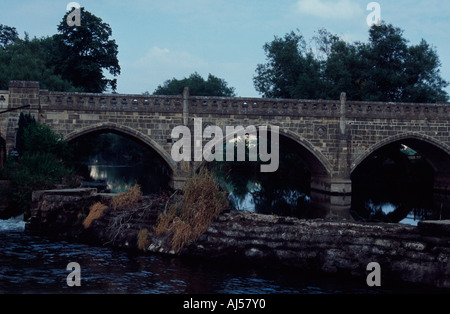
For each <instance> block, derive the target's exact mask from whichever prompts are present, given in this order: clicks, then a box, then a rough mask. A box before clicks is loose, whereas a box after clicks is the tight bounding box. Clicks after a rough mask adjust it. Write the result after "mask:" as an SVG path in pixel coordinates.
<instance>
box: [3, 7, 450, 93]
mask: <svg viewBox="0 0 450 314" xmlns="http://www.w3.org/2000/svg"><path fill="white" fill-rule="evenodd" d="M69 2H71V1H67V0H16V1H10V0H8V1H6V0H0V4H1V5H0V7H1V8H2V10H1V11H2V14H1V18H0V24H6V25H9V26H14V27H16V28H17V30H18V31H19V34H20V36H21V37H23V34H24V32H25V31H26V32H28V33H29V34H30V36H32V37H33V36H37V37H40V36H47V35H53V34H55V33H56V31H57V30H56V26H57V24H59V22H60V21H61V20H62V17H63V16H64V14H65V11H66V6H67V4H68V3H69ZM77 2H78V3H79V4H80V5H81V6H83V7H85V8H86V9H87V10H88V11H90V12H92V13H93V14H95V15H97V16H98V17H100V18H102V19H103V21H104V22H106V23H108V24H109V25H110V26H111V28H112V30H113V38H114V39H115V40H116V41H117V44H118V45H119V63H120V65H121V68H122V74H121V75H120V76H119V77H118V90H117V91H118V92H119V93H127V94H128V93H137V94H140V93H142V92H144V91H149V92H153V91H154V90H155V88H156V87H157V86H158V85H159V84H162V83H163V82H164V81H165V80H167V79H171V78H173V77H175V78H178V79H180V78H183V77H185V76H188V75H190V74H191V73H193V72H194V71H197V72H198V73H200V74H201V75H203V76H204V77H206V76H207V75H208V74H209V73H211V74H213V75H215V76H218V77H220V78H223V79H225V80H226V81H227V82H228V84H229V85H230V86H232V87H235V88H236V92H237V94H238V95H239V96H242V97H253V96H257V97H259V94H258V93H257V92H256V91H255V89H254V87H253V81H252V78H253V76H254V74H255V69H256V65H257V64H258V63H263V62H264V61H265V55H264V51H263V49H262V46H263V45H264V43H266V42H270V41H271V40H273V38H274V36H275V35H276V36H283V35H284V34H286V33H287V32H290V31H291V30H296V29H298V30H299V31H300V32H301V33H302V34H303V35H304V36H305V38H306V39H307V40H309V39H311V38H312V36H313V35H314V32H315V31H316V30H317V29H318V28H321V27H325V28H326V29H327V30H328V31H330V32H332V33H335V34H338V35H341V36H342V37H344V38H345V39H347V40H349V41H355V40H359V41H366V40H367V38H368V29H369V27H368V26H367V24H366V17H367V15H368V14H369V13H370V12H369V11H367V10H366V7H367V4H368V3H369V2H371V1H368V0H337V1H331V0H277V1H275V0H189V1H188V0H148V1H146V0H130V1H123V0H79V1H77ZM378 3H379V4H380V5H381V17H382V19H383V20H385V21H386V22H387V23H391V24H393V25H394V26H398V27H400V28H402V29H403V30H404V31H405V32H404V36H405V38H407V39H408V40H410V43H411V44H417V43H419V41H420V40H421V39H422V38H424V39H425V40H426V41H427V42H428V43H429V44H432V45H433V46H434V47H435V48H436V49H437V52H438V54H439V57H440V60H441V62H442V67H441V74H442V76H443V78H444V79H446V80H448V81H450V1H447V0H446V1H437V0H431V1H429V0H428V1H425V0H419V1H406V0H400V1H394V0H390V1H388V0H384V1H378ZM447 90H448V92H449V93H450V88H448V89H447ZM338 97H339V95H337V96H336V98H338Z"/></svg>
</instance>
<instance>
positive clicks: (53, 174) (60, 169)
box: [4, 115, 73, 213]
mask: <svg viewBox="0 0 450 314" xmlns="http://www.w3.org/2000/svg"><path fill="white" fill-rule="evenodd" d="M21 121H22V127H23V137H22V135H21V137H22V138H21V141H22V148H21V149H22V152H21V155H20V156H19V157H18V158H17V159H14V158H13V157H10V158H9V159H8V160H7V163H6V166H5V169H4V175H5V177H6V179H8V180H10V181H11V185H12V192H11V201H12V207H14V208H15V209H16V211H17V212H18V213H23V212H24V211H27V210H28V209H29V206H30V204H31V193H32V191H35V190H42V189H48V188H52V187H54V185H55V184H58V183H62V182H63V181H64V182H70V181H71V178H72V177H73V172H72V169H71V168H69V167H67V165H66V163H65V159H67V158H69V156H70V150H69V148H68V146H67V143H66V142H65V141H63V140H62V137H61V136H60V135H59V134H56V133H55V132H54V131H53V130H51V129H50V128H49V127H48V126H46V125H42V124H40V123H37V122H35V121H34V119H32V118H31V117H30V116H27V115H22V119H21ZM26 121H28V122H27V123H25V122H26Z"/></svg>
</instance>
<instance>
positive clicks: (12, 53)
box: [0, 34, 81, 92]
mask: <svg viewBox="0 0 450 314" xmlns="http://www.w3.org/2000/svg"><path fill="white" fill-rule="evenodd" d="M57 53H58V52H57V51H55V42H54V40H53V38H52V37H43V38H33V39H30V38H29V37H28V35H27V34H26V35H25V39H23V40H22V39H20V38H16V39H15V40H14V42H10V41H8V45H7V46H5V47H4V48H3V49H2V48H0V88H1V89H8V85H9V81H11V80H24V81H39V82H40V86H41V88H43V89H49V90H64V91H69V92H70V91H81V90H80V89H77V88H75V87H74V86H73V84H72V83H71V82H69V81H68V80H65V79H63V78H62V76H61V75H59V74H57V73H56V67H55V64H54V63H53V57H52V56H54V55H56V54H57Z"/></svg>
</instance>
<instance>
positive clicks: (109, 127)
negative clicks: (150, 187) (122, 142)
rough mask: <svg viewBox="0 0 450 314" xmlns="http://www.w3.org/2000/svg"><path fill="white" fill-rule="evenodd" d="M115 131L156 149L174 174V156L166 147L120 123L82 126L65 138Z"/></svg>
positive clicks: (69, 139) (70, 138)
mask: <svg viewBox="0 0 450 314" xmlns="http://www.w3.org/2000/svg"><path fill="white" fill-rule="evenodd" d="M108 132H110V133H115V134H118V135H122V136H125V137H128V138H131V139H133V140H135V141H137V142H139V143H141V144H143V145H145V146H147V147H149V148H151V149H152V150H154V151H155V152H156V153H157V154H158V155H159V156H160V157H161V159H162V160H163V161H164V162H165V164H166V165H167V167H168V168H169V169H170V170H171V172H172V174H173V173H174V171H175V169H176V164H175V161H174V160H173V159H172V157H171V156H170V155H169V154H168V153H167V152H166V151H165V150H164V148H163V147H162V146H161V145H160V144H158V143H157V142H156V141H155V140H153V139H152V138H150V137H149V136H146V135H144V134H142V133H141V132H139V131H136V130H134V129H132V128H130V127H128V126H124V125H119V124H115V123H100V124H95V125H92V126H88V127H84V128H80V129H78V130H76V131H73V132H71V133H69V134H67V135H66V136H65V137H64V139H65V140H67V141H68V142H71V141H74V140H76V139H77V138H80V137H83V136H87V135H89V134H95V133H96V134H101V133H108Z"/></svg>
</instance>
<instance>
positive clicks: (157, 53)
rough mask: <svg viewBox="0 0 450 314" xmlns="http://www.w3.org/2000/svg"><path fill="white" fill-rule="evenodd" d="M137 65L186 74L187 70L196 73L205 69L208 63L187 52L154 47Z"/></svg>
mask: <svg viewBox="0 0 450 314" xmlns="http://www.w3.org/2000/svg"><path fill="white" fill-rule="evenodd" d="M135 65H136V66H139V67H145V68H147V69H149V70H158V71H159V70H162V71H164V72H172V70H175V72H180V71H182V72H185V71H186V70H194V71H196V70H199V69H201V68H204V67H205V66H206V65H207V62H205V61H204V60H202V59H201V58H199V57H196V56H193V55H191V54H189V53H188V52H185V51H172V50H170V49H168V48H159V47H158V46H154V47H152V48H151V49H150V50H149V51H148V52H147V53H146V55H145V56H144V57H142V58H141V59H139V60H138V61H137V62H136V63H135Z"/></svg>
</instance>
